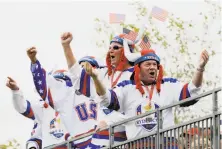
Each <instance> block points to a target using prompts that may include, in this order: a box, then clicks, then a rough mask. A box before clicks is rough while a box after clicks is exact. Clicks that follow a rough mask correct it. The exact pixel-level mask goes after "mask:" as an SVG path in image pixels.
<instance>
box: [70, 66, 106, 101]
mask: <svg viewBox="0 0 222 149" xmlns="http://www.w3.org/2000/svg"><path fill="white" fill-rule="evenodd" d="M96 71H97V73H99V78H101V72H102V71H100V69H97V70H96ZM69 73H70V75H71V80H72V84H73V85H74V88H75V89H76V90H78V91H79V92H80V93H82V94H83V95H85V96H86V97H91V98H94V97H95V96H96V94H95V93H96V90H95V87H94V83H93V80H92V78H91V77H90V76H89V75H88V74H87V73H86V71H85V70H84V69H83V68H81V67H80V65H79V64H78V63H76V64H74V65H73V66H72V67H71V68H70V69H69ZM100 80H101V79H100Z"/></svg>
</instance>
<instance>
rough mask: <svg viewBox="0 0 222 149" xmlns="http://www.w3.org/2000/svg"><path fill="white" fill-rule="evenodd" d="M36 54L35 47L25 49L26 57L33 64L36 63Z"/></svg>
mask: <svg viewBox="0 0 222 149" xmlns="http://www.w3.org/2000/svg"><path fill="white" fill-rule="evenodd" d="M36 54H37V50H36V48H35V47H31V48H28V49H27V55H28V57H29V58H30V60H31V62H32V63H33V64H34V63H36V61H37V58H36Z"/></svg>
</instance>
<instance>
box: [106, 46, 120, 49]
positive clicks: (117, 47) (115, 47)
mask: <svg viewBox="0 0 222 149" xmlns="http://www.w3.org/2000/svg"><path fill="white" fill-rule="evenodd" d="M121 48H122V47H119V46H113V47H109V49H113V50H119V49H121Z"/></svg>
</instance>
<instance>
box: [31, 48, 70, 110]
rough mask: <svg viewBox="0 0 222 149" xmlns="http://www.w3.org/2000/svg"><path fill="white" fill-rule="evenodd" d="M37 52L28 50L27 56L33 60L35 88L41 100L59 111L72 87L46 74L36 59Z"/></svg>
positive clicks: (32, 69) (34, 49)
mask: <svg viewBox="0 0 222 149" xmlns="http://www.w3.org/2000/svg"><path fill="white" fill-rule="evenodd" d="M36 54H37V50H36V48H35V47H32V48H30V49H28V50H27V55H28V56H29V58H30V60H31V62H32V63H31V72H32V76H33V81H34V85H35V88H36V90H37V92H38V94H39V95H40V96H41V98H42V99H43V100H44V101H45V102H46V103H48V104H49V105H50V106H51V107H52V108H54V109H55V110H58V109H59V108H60V105H61V102H65V101H63V100H64V99H65V97H67V96H68V95H69V94H68V92H69V91H70V87H68V86H67V85H66V82H65V81H64V80H61V79H60V80H56V79H55V78H54V77H53V76H52V75H51V74H48V73H46V71H45V69H44V68H42V66H41V64H40V62H39V61H38V60H37V58H36Z"/></svg>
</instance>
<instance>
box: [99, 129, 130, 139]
mask: <svg viewBox="0 0 222 149" xmlns="http://www.w3.org/2000/svg"><path fill="white" fill-rule="evenodd" d="M96 134H98V135H104V136H108V135H109V131H108V130H103V131H100V132H97V133H96ZM114 137H119V138H126V134H125V133H123V132H122V133H121V132H116V133H114Z"/></svg>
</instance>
